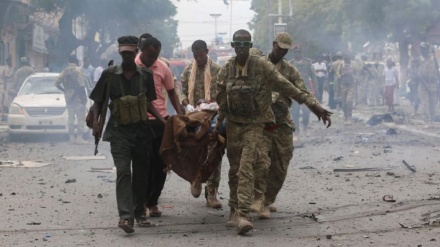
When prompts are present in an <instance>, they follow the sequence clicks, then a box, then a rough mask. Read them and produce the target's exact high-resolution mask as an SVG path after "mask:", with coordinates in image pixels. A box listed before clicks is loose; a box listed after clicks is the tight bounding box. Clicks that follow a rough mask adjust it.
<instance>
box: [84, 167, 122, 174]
mask: <svg viewBox="0 0 440 247" xmlns="http://www.w3.org/2000/svg"><path fill="white" fill-rule="evenodd" d="M89 172H108V173H113V172H116V167H109V168H97V167H92V168H90V170H89Z"/></svg>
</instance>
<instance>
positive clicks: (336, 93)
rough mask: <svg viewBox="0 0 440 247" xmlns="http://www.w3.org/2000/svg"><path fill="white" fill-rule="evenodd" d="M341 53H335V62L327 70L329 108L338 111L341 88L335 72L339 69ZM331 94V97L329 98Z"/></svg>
mask: <svg viewBox="0 0 440 247" xmlns="http://www.w3.org/2000/svg"><path fill="white" fill-rule="evenodd" d="M342 61H343V60H342V52H340V51H338V52H336V56H335V60H334V61H333V62H332V64H331V65H330V70H329V73H328V74H329V95H330V96H329V102H328V104H329V106H330V108H331V109H335V108H337V109H338V110H339V108H340V106H341V96H340V92H341V87H340V83H339V81H338V78H336V71H337V69H338V67H339V64H340V63H342ZM330 91H333V93H330ZM332 94H333V97H332V96H331V95H332Z"/></svg>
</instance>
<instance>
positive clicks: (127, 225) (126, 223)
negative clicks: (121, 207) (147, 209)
mask: <svg viewBox="0 0 440 247" xmlns="http://www.w3.org/2000/svg"><path fill="white" fill-rule="evenodd" d="M118 227H119V228H121V229H122V230H124V232H126V233H133V232H134V229H133V223H132V222H130V220H128V219H121V220H120V221H119V223H118Z"/></svg>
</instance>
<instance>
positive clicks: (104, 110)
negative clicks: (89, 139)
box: [95, 60, 113, 156]
mask: <svg viewBox="0 0 440 247" xmlns="http://www.w3.org/2000/svg"><path fill="white" fill-rule="evenodd" d="M107 65H108V67H112V66H113V60H110V61H109V62H108V64H107ZM110 88H111V87H110V83H109V82H107V88H106V92H105V99H104V103H103V104H102V106H101V114H99V116H98V130H99V131H98V134H97V135H96V136H95V156H96V154H97V153H98V145H99V140H100V139H101V136H102V132H103V131H104V124H105V119H106V117H107V107H108V101H109V99H110Z"/></svg>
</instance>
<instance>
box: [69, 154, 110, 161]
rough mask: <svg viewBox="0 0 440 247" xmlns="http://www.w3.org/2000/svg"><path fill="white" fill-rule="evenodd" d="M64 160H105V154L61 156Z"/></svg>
mask: <svg viewBox="0 0 440 247" xmlns="http://www.w3.org/2000/svg"><path fill="white" fill-rule="evenodd" d="M63 159H65V160H105V159H107V158H106V157H105V156H93V155H89V156H65V157H63Z"/></svg>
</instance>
